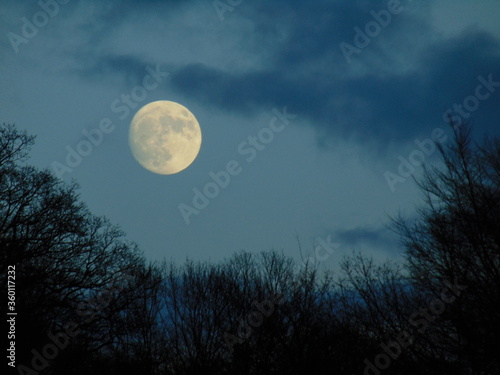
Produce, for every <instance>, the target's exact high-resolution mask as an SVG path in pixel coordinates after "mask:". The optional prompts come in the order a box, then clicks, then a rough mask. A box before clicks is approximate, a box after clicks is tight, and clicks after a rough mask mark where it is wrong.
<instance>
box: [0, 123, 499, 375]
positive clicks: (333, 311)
mask: <svg viewBox="0 0 500 375" xmlns="http://www.w3.org/2000/svg"><path fill="white" fill-rule="evenodd" d="M454 131H455V141H454V143H453V144H451V145H449V146H442V147H440V151H441V155H442V161H443V163H442V165H441V166H440V168H439V169H428V170H426V171H425V172H424V177H423V178H422V179H421V180H420V181H419V182H418V184H419V187H420V189H421V191H422V193H423V194H424V198H425V202H426V203H425V204H424V205H422V207H421V208H420V210H419V211H418V216H417V217H415V218H410V219H406V218H404V217H397V218H395V219H394V220H393V223H392V224H393V228H394V229H395V230H396V231H397V232H398V233H399V234H400V236H401V242H402V246H403V248H404V250H405V255H406V261H405V262H404V263H403V264H395V263H394V264H393V263H385V264H376V263H374V262H373V261H372V260H371V259H369V258H366V257H364V256H362V255H360V254H357V255H356V254H354V255H352V256H350V257H348V258H345V259H344V261H343V263H342V273H341V274H340V275H335V277H333V275H331V274H329V273H322V272H319V271H318V268H317V266H316V265H315V264H313V263H308V264H306V265H304V264H301V265H299V264H296V263H295V262H294V261H293V260H292V259H291V258H288V257H286V256H284V255H283V254H282V253H279V252H272V251H271V252H262V253H260V254H251V253H247V252H240V253H236V254H234V255H233V256H232V257H230V258H229V259H227V260H226V261H224V262H221V263H219V264H210V263H205V262H193V261H187V262H186V263H185V264H182V265H176V264H174V263H168V262H163V263H151V262H147V261H146V260H145V258H144V257H143V255H142V254H141V252H140V251H139V249H138V248H137V246H136V245H135V244H134V243H133V242H130V241H128V240H127V239H126V238H125V236H124V234H123V233H122V232H121V231H120V229H119V228H117V227H116V226H113V225H111V224H110V223H109V222H108V221H107V220H106V219H105V218H102V217H97V216H95V215H93V214H92V213H91V212H90V211H89V210H88V209H87V208H86V206H85V205H84V204H83V203H82V202H81V201H80V200H79V197H78V187H77V186H76V185H75V184H71V185H67V184H64V183H63V182H61V181H60V180H58V179H57V178H55V177H54V176H53V175H52V174H51V173H50V172H48V171H40V170H38V169H36V168H34V167H31V166H29V165H27V164H26V159H27V157H28V154H29V150H30V147H31V146H32V145H33V142H34V138H33V137H31V136H29V135H27V134H26V133H25V132H22V131H19V130H18V129H17V128H16V127H15V126H12V125H4V126H3V127H1V128H0V249H1V252H0V263H1V264H0V266H1V268H0V276H1V278H2V280H1V282H2V300H3V301H4V302H2V303H4V304H5V305H4V306H5V311H6V312H7V313H9V312H10V313H12V312H15V313H17V315H15V320H14V322H15V323H14V324H11V323H10V322H9V321H7V322H6V325H5V329H4V332H5V333H6V334H8V333H9V334H10V337H12V335H14V338H7V341H6V342H5V346H4V348H5V349H7V350H4V353H5V352H7V356H4V357H3V358H4V359H3V360H4V363H3V364H2V366H3V368H6V369H7V370H10V371H11V372H12V373H17V374H31V375H32V374H75V375H76V374H78V375H79V374H97V375H98V374H129V373H130V374H142V375H147V374H183V375H184V374H185V375H188V374H249V375H250V374H410V375H411V374H419V375H420V374H423V373H425V374H428V375H431V374H498V373H500V357H499V356H498V346H497V344H498V337H499V335H500V312H499V310H498V307H497V306H498V303H499V302H500V220H499V219H500V218H499V216H500V141H498V140H493V141H485V142H483V143H482V144H481V145H475V144H472V142H471V139H470V138H471V137H470V135H469V129H468V128H467V127H465V126H462V127H456V128H454ZM359 250H362V249H359ZM9 266H13V267H14V268H15V287H14V289H13V288H12V287H10V289H9V287H8V285H9V283H8V280H9V275H12V272H11V273H9V270H12V268H9ZM9 290H14V291H15V292H14V293H12V292H11V293H10V295H15V296H14V298H12V299H11V300H9V299H8V298H7V296H8V295H9ZM7 302H11V303H10V304H7ZM12 302H13V303H12ZM6 316H7V318H6V319H5V320H7V319H11V317H12V316H14V315H6ZM11 322H12V320H11ZM12 327H13V328H12ZM12 342H14V348H13V349H14V350H12ZM9 349H11V350H9ZM12 352H14V358H13V359H12V358H10V359H9V358H8V357H9V354H10V353H12ZM6 357H7V358H6ZM9 363H11V365H9ZM2 373H4V372H2Z"/></svg>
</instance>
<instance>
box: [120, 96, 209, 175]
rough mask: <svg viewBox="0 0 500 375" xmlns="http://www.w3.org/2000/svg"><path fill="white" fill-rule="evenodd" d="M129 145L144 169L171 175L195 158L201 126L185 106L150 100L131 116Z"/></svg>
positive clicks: (198, 148)
mask: <svg viewBox="0 0 500 375" xmlns="http://www.w3.org/2000/svg"><path fill="white" fill-rule="evenodd" d="M129 144H130V149H131V150H132V154H133V155H134V158H135V159H136V160H137V161H138V162H139V164H141V165H142V166H143V167H144V168H146V169H147V170H149V171H151V172H154V173H158V174H174V173H177V172H180V171H182V170H183V169H186V168H187V167H188V166H189V165H190V164H191V163H192V162H193V161H194V159H196V156H197V155H198V152H199V151H200V146H201V129H200V125H199V124H198V121H197V120H196V118H195V117H194V115H193V114H192V113H191V112H190V111H189V110H188V109H187V108H186V107H184V106H182V105H180V104H178V103H175V102H170V101H167V100H159V101H156V102H151V103H149V104H146V105H145V106H144V107H142V108H141V109H140V110H139V111H138V112H137V113H136V114H135V116H134V118H133V119H132V122H131V123H130V130H129Z"/></svg>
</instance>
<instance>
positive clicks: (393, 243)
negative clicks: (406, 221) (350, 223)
mask: <svg viewBox="0 0 500 375" xmlns="http://www.w3.org/2000/svg"><path fill="white" fill-rule="evenodd" d="M333 237H334V238H335V240H336V241H338V242H340V243H342V246H343V247H344V246H345V247H347V248H349V247H350V248H353V249H354V250H361V249H363V248H366V247H367V246H368V247H370V248H376V249H379V250H381V251H384V252H389V253H393V254H394V255H397V254H398V253H399V251H400V250H398V248H399V246H398V244H399V243H398V237H397V236H396V235H395V234H394V233H393V232H391V231H390V230H389V229H387V228H369V227H357V228H355V229H349V230H344V231H342V230H340V231H336V232H335V234H334V236H333Z"/></svg>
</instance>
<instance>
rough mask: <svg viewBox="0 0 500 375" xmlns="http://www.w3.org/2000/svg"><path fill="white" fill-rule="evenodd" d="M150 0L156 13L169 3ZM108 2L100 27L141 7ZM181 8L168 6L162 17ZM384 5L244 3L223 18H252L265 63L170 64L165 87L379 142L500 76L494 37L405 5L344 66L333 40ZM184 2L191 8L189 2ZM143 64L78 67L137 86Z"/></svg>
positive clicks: (348, 37) (224, 106)
mask: <svg viewBox="0 0 500 375" xmlns="http://www.w3.org/2000/svg"><path fill="white" fill-rule="evenodd" d="M153 3H154V5H155V6H158V7H161V8H159V9H160V10H159V11H163V10H165V9H167V8H168V7H167V8H164V7H163V5H162V6H160V5H159V3H158V4H156V2H153ZM114 4H115V5H114V7H112V8H110V9H108V11H107V13H106V14H104V15H103V22H106V23H107V25H108V27H111V25H113V23H114V21H113V16H112V14H117V13H116V12H120V17H117V19H119V20H120V22H124V17H123V14H122V13H123V12H129V13H132V12H134V11H137V10H138V9H139V8H140V5H139V4H138V3H135V2H125V1H122V2H115V3H114ZM197 4H198V3H197ZM179 6H180V5H176V6H175V7H170V8H168V9H169V12H170V13H169V14H170V15H173V14H174V13H175V12H176V11H177V10H178V8H177V7H179ZM184 6H187V5H186V4H185V5H184ZM386 6H387V2H386V1H377V2H369V3H368V2H366V1H355V2H340V1H337V2H331V1H318V2H313V3H307V4H306V3H303V2H300V1H286V2H285V1H276V2H255V3H248V2H247V3H244V4H242V5H241V7H242V8H241V9H238V12H239V13H238V15H236V14H234V15H233V14H231V16H235V17H236V16H238V17H242V18H245V19H246V20H250V21H251V22H252V23H253V24H254V31H253V33H252V36H251V37H248V39H244V42H245V43H248V45H247V46H244V47H247V48H251V49H252V50H254V51H255V53H258V54H262V55H263V56H268V58H266V60H265V62H264V66H258V67H257V66H256V67H255V68H254V69H253V70H251V69H250V70H246V71H244V72H233V71H228V70H227V68H225V67H222V66H221V67H218V66H214V65H213V64H212V65H208V64H204V63H190V62H187V63H186V64H183V65H177V66H171V67H170V68H169V69H171V70H172V76H171V85H170V86H169V88H174V89H175V90H176V91H178V92H179V93H180V94H181V95H185V96H188V97H190V98H191V99H195V100H198V101H199V102H200V103H202V104H203V105H205V106H207V107H210V108H216V109H219V110H222V111H228V112H240V113H242V114H244V115H246V114H248V113H250V112H254V111H260V110H269V107H273V106H277V107H281V106H284V105H286V106H287V107H288V108H290V110H292V111H294V113H297V114H299V116H300V117H301V118H304V119H307V120H309V123H310V124H312V125H313V126H315V127H316V128H317V129H318V131H319V133H320V134H322V135H327V136H328V135H331V136H338V135H339V134H340V135H345V136H355V137H356V138H357V139H358V140H361V141H364V140H373V139H377V140H378V141H379V145H380V147H382V148H383V147H385V146H386V144H387V143H389V142H393V141H401V140H411V139H413V138H415V137H417V136H421V135H422V134H430V131H431V130H432V129H433V128H435V127H437V126H443V127H446V124H445V123H444V121H443V120H442V117H443V113H444V112H445V110H446V109H447V108H449V107H451V106H452V105H453V104H454V103H455V102H458V103H461V102H462V101H463V100H464V99H465V98H466V97H467V96H468V95H471V94H474V89H475V87H476V86H477V84H478V82H477V79H476V78H477V77H478V76H479V75H482V76H483V77H487V76H488V75H489V74H492V75H493V77H496V79H497V80H500V55H499V54H498V50H499V47H500V42H499V40H498V39H495V38H494V37H493V36H491V35H489V34H488V33H486V32H483V31H481V30H478V29H469V30H466V31H465V32H463V33H462V34H461V35H459V36H456V37H453V38H451V39H445V38H443V37H441V38H438V37H436V35H434V33H433V30H432V28H431V26H430V24H429V23H428V21H427V20H425V19H424V18H423V16H424V15H425V12H424V13H423V14H420V16H419V17H420V18H419V17H417V16H415V15H414V13H411V12H407V13H405V12H404V11H403V12H402V13H401V14H398V15H397V16H396V15H394V16H393V17H394V19H393V22H392V23H391V24H389V25H388V26H387V27H386V28H385V29H383V30H382V32H381V34H380V35H379V36H377V37H375V38H374V39H373V41H372V43H371V44H370V45H369V46H368V47H367V48H365V49H364V50H362V52H361V53H360V54H359V55H357V56H353V60H354V59H355V60H356V62H355V63H353V64H348V63H347V61H346V60H345V59H344V56H343V55H342V52H341V50H340V48H339V43H340V42H342V41H346V42H348V43H351V44H352V43H353V41H352V40H353V36H354V31H353V27H355V26H359V27H361V28H363V27H364V25H365V24H366V22H368V21H370V20H372V16H371V15H370V11H371V10H376V11H379V10H381V9H385V8H386ZM118 8H119V9H118ZM141 9H142V8H141ZM190 9H191V10H192V11H193V12H194V11H196V6H194V5H193V4H191V8H190ZM149 11H151V10H149ZM214 12H215V11H214ZM223 25H224V22H221V24H220V27H221V28H222V29H221V30H223ZM200 38H203V35H200ZM384 43H385V44H384ZM387 43H389V44H388V46H389V48H388V46H387V45H386V44H387ZM395 50H397V51H398V54H402V56H401V55H398V54H396V53H395V52H394V51H395ZM90 56H92V53H90ZM87 58H89V57H87ZM402 61H407V62H406V63H405V62H402ZM159 63H161V61H159ZM147 64H148V62H147V61H144V60H143V58H142V57H138V56H133V55H126V56H115V55H112V54H106V55H104V56H99V55H97V56H93V60H92V61H91V62H90V63H89V64H85V66H84V67H83V68H82V69H83V70H82V74H83V75H84V76H85V77H98V78H99V79H103V78H105V77H107V76H113V75H117V74H121V75H123V77H125V78H124V79H126V80H127V84H137V83H138V81H139V80H140V79H141V78H142V76H143V75H144V67H145V66H146V65H147ZM362 68H364V70H363V69H362ZM169 71H170V70H169ZM499 101H500V95H496V96H492V97H491V99H489V100H488V101H487V102H484V103H481V106H480V108H479V110H478V111H476V112H475V113H473V114H472V115H473V116H474V118H477V120H478V123H480V126H481V127H482V128H484V129H488V130H491V131H494V130H495V129H496V124H495V120H494V119H495V118H496V117H498V115H499V109H498V108H500V106H498V103H499Z"/></svg>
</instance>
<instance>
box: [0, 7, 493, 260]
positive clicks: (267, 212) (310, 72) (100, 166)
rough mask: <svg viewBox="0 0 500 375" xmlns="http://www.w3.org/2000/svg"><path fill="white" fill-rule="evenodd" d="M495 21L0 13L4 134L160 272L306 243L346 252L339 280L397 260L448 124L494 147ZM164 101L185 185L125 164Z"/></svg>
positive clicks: (322, 10)
mask: <svg viewBox="0 0 500 375" xmlns="http://www.w3.org/2000/svg"><path fill="white" fill-rule="evenodd" d="M62 3H64V4H62ZM230 4H233V5H230ZM498 14H500V3H499V2H498V1H494V0H488V1H487V0H484V1H472V0H470V1H464V0H457V1H451V0H435V1H416V0H415V1H410V0H407V1H401V2H397V1H394V0H391V1H333V0H332V1H309V2H305V1H285V0H282V1H272V0H267V1H250V0H243V1H238V0H231V1H227V0H222V1H106V2H100V1H85V2H84V1H77V0H72V1H67V0H66V1H62V0H61V1H60V2H55V1H50V0H49V1H44V0H42V1H41V2H39V3H38V4H37V3H36V2H31V4H19V3H18V2H17V1H3V2H2V13H1V16H0V18H1V19H0V21H1V22H0V29H1V35H2V38H1V42H0V48H1V54H0V65H1V75H2V85H1V87H0V108H1V113H2V118H1V122H6V123H16V124H17V125H18V126H19V128H22V129H27V130H28V131H29V132H30V133H32V134H34V135H37V143H36V146H35V148H34V149H33V153H32V159H31V162H32V163H33V164H35V165H37V166H38V167H40V168H50V169H52V170H54V166H59V174H60V176H61V178H62V179H63V180H65V181H70V180H71V179H72V178H75V179H76V180H77V181H78V182H79V183H80V185H81V197H82V199H83V200H84V201H85V202H86V203H87V204H88V205H89V207H90V208H91V210H92V211H94V212H95V213H97V214H103V215H106V216H108V217H109V218H110V219H111V220H112V222H114V223H116V224H119V225H121V226H122V228H123V229H124V230H125V231H126V232H127V233H128V236H129V238H130V239H131V240H134V241H136V242H137V243H138V244H139V245H140V246H141V248H142V249H143V250H144V253H145V255H146V256H147V257H148V258H150V259H162V258H164V257H166V258H173V259H176V260H183V259H185V258H186V256H189V257H191V258H195V259H212V260H218V259H221V258H224V257H227V256H230V255H231V254H232V253H233V252H234V251H238V250H240V249H245V250H249V251H260V250H267V249H271V248H274V249H278V250H279V249H284V251H285V253H286V254H288V255H292V256H297V257H298V255H299V250H298V244H297V239H296V237H297V235H298V236H299V237H300V239H301V243H302V248H303V251H304V252H306V253H309V252H311V251H312V250H313V248H314V246H317V245H318V243H320V242H321V241H323V242H324V241H325V240H326V239H327V238H329V241H332V242H335V243H338V244H340V245H339V246H338V248H336V249H335V251H334V252H333V253H332V254H331V256H330V257H329V258H328V259H327V260H325V265H326V266H327V267H331V268H335V267H336V264H337V262H338V260H339V259H340V257H341V256H342V255H344V254H348V253H350V252H351V251H352V250H353V249H354V250H358V251H361V252H363V253H365V254H367V255H372V256H374V257H375V258H377V259H384V258H387V257H389V258H397V257H399V256H400V252H401V249H399V248H398V246H397V241H395V238H394V236H393V235H392V233H391V232H390V231H388V230H387V229H386V227H385V224H387V222H388V215H393V214H395V213H397V212H398V210H403V211H405V212H406V213H407V214H408V215H409V216H411V215H412V214H413V212H414V207H415V204H418V202H419V201H420V197H419V194H418V191H417V190H416V189H415V186H414V184H413V182H412V178H411V176H410V174H411V175H415V176H418V174H419V173H420V171H421V167H418V165H419V164H421V162H422V160H424V162H425V163H436V162H437V161H438V158H437V152H436V151H435V150H434V149H435V145H434V141H436V140H437V141H442V140H444V139H445V138H448V139H449V137H450V136H451V131H450V129H449V128H448V126H447V124H446V123H445V121H444V120H443V117H446V114H450V115H452V116H460V117H461V118H463V119H464V120H471V122H472V124H473V125H474V129H475V130H474V132H475V134H476V135H477V136H478V137H482V136H483V135H484V134H486V133H489V134H497V135H498V133H499V132H498V125H499V118H500V116H499V114H500V113H499V108H500V105H499V104H500V83H498V82H500V24H499V23H498ZM147 75H150V76H151V78H145V77H146V76H147ZM145 79H146V81H145ZM141 86H142V87H146V86H147V90H146V89H141V88H140V87H141ZM155 100H171V101H176V102H179V103H180V104H182V105H184V106H185V107H187V108H189V109H190V111H191V112H192V113H193V114H194V115H195V116H196V118H197V119H198V122H199V123H200V127H201V129H202V133H203V143H202V147H201V151H200V154H199V155H198V158H197V159H196V160H195V162H194V163H193V164H192V165H191V166H190V167H189V168H188V169H186V170H184V171H182V172H181V173H179V174H175V175H169V176H161V175H155V174H152V173H151V172H148V171H146V170H145V169H143V168H142V167H141V166H140V165H139V164H138V163H137V162H136V161H135V160H134V159H133V157H132V155H131V152H130V150H129V146H128V141H127V137H128V127H129V124H130V121H131V119H132V117H133V115H134V113H135V112H136V111H137V110H138V109H139V108H140V107H141V106H143V105H145V104H147V103H148V102H151V101H155ZM285 107H286V112H288V113H289V117H288V118H285V120H283V119H280V116H278V115H277V114H279V113H283V110H284V108H285ZM447 111H448V112H447ZM281 117H282V116H281ZM274 118H275V119H274ZM273 119H274V120H273ZM283 121H284V122H283ZM273 124H274V127H273ZM100 127H101V128H100ZM94 129H101V130H100V131H101V133H102V138H100V137H98V138H96V139H98V141H95V142H96V144H94V145H93V146H92V149H90V150H88V149H85V147H83V146H81V145H80V148H78V147H79V146H78V145H79V144H81V143H82V141H85V140H86V139H87V138H86V136H85V134H89V133H92V134H96V133H95V130H94ZM277 129H280V130H277ZM440 129H442V130H440ZM253 137H256V138H253ZM432 140H434V141H432ZM445 142H446V141H445ZM68 150H75V152H76V153H80V155H77V156H75V155H73V156H69V157H68V152H69V153H71V151H68ZM67 158H69V159H67ZM412 162H413V164H416V165H417V167H414V166H412V165H411V163H412ZM228 163H233V164H234V163H237V165H238V166H239V167H240V168H239V169H238V170H239V171H240V172H239V173H237V174H235V175H233V176H231V181H230V182H229V184H227V186H225V187H221V188H219V192H218V193H217V194H216V196H215V197H213V198H210V199H208V201H209V203H208V205H206V207H204V208H201V209H198V210H197V211H198V213H197V214H193V215H191V216H190V217H189V219H188V220H185V217H183V215H182V213H181V211H180V210H179V206H180V205H181V204H185V205H190V206H193V198H194V196H195V191H196V189H198V190H199V191H203V189H204V187H205V186H206V185H207V184H208V183H210V182H212V181H213V179H212V177H211V172H213V173H218V172H219V171H221V170H225V169H226V168H227V165H228ZM61 166H65V167H63V169H60V167H61ZM193 189H195V190H193ZM328 236H330V237H328Z"/></svg>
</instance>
